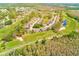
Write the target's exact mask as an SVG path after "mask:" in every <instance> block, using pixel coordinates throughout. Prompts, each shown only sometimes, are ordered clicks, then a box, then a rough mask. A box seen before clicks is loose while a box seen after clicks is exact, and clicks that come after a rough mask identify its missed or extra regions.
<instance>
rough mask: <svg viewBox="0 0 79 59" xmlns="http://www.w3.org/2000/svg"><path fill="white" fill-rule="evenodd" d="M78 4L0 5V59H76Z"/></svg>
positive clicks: (78, 40)
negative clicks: (21, 58)
mask: <svg viewBox="0 0 79 59" xmlns="http://www.w3.org/2000/svg"><path fill="white" fill-rule="evenodd" d="M78 55H79V4H77V3H70V4H69V3H0V56H78Z"/></svg>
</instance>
